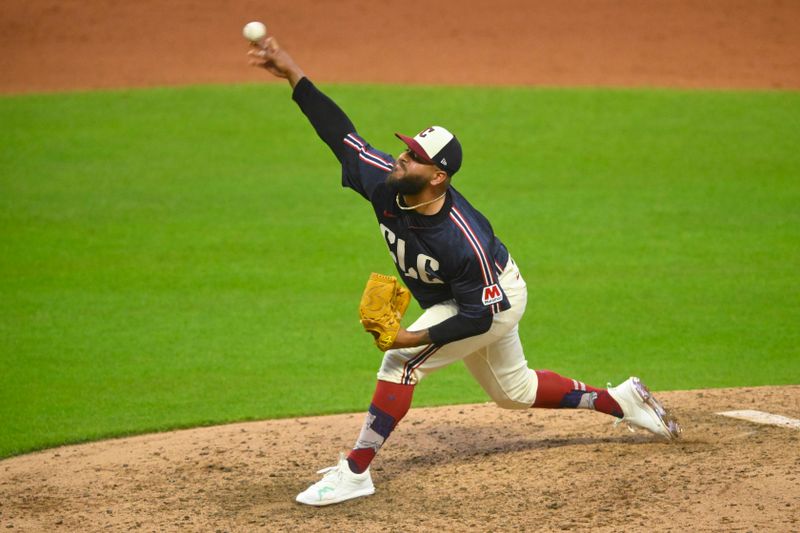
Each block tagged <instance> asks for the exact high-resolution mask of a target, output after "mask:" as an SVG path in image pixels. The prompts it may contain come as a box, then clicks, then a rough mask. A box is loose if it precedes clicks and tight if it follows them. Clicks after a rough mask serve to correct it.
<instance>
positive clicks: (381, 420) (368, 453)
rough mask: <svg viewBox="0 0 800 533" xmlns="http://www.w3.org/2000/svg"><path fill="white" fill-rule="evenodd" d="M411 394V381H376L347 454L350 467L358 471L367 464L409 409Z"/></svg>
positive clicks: (363, 468)
mask: <svg viewBox="0 0 800 533" xmlns="http://www.w3.org/2000/svg"><path fill="white" fill-rule="evenodd" d="M413 395H414V385H400V384H398V383H389V382H388V381H378V385H377V387H375V394H374V395H373V396H372V403H371V404H370V406H369V412H368V413H367V419H366V420H365V421H364V426H363V427H362V428H361V434H360V435H359V436H358V440H357V441H356V445H355V447H353V450H352V451H351V452H350V454H349V455H348V456H347V462H348V464H349V465H350V470H352V471H353V472H354V473H356V474H360V473H362V472H364V471H365V470H366V469H367V468H369V464H370V463H371V462H372V459H373V458H374V457H375V454H377V453H378V450H380V449H381V446H383V443H384V442H385V441H386V439H388V438H389V434H390V433H391V432H392V430H393V429H394V428H395V427H396V426H397V423H398V422H400V419H401V418H403V417H404V416H405V415H406V413H407V412H408V408H409V407H411V398H412V396H413Z"/></svg>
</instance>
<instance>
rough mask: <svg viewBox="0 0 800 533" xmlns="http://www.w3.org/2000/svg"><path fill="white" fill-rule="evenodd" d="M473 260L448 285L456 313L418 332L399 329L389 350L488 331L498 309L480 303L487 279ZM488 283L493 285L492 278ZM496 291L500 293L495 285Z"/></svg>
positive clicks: (442, 343)
mask: <svg viewBox="0 0 800 533" xmlns="http://www.w3.org/2000/svg"><path fill="white" fill-rule="evenodd" d="M475 259H476V260H473V259H472V258H470V259H469V260H468V261H466V262H465V263H464V264H462V265H461V269H460V272H458V274H457V275H456V276H455V277H454V278H453V280H452V281H451V282H450V288H451V291H452V293H453V297H454V298H455V300H456V303H457V304H458V314H456V315H454V316H452V317H450V318H448V319H446V320H444V321H442V322H440V323H439V324H436V325H434V326H431V327H430V328H427V329H424V330H420V331H408V330H406V329H404V328H400V331H399V332H398V334H397V338H396V339H395V345H393V346H392V348H410V347H413V346H423V345H425V344H437V345H440V346H441V345H444V344H448V343H450V342H455V341H458V340H461V339H466V338H468V337H474V336H476V335H481V334H483V333H486V332H487V331H489V329H490V328H491V327H492V321H493V320H494V318H493V317H494V314H495V313H496V312H499V307H498V306H496V305H493V304H488V303H486V302H484V300H485V298H484V294H485V290H486V288H487V286H486V284H487V280H486V278H485V277H484V270H483V269H482V268H481V265H480V264H479V263H478V261H477V259H478V258H475ZM490 264H491V263H490ZM489 282H494V279H490V280H489ZM497 290H498V291H502V289H501V288H500V286H499V284H498V285H497Z"/></svg>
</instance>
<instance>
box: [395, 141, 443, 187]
mask: <svg viewBox="0 0 800 533" xmlns="http://www.w3.org/2000/svg"><path fill="white" fill-rule="evenodd" d="M436 170H437V169H436V166H435V165H431V164H430V163H426V162H425V161H423V160H422V159H420V158H419V156H417V154H415V153H414V152H412V151H411V150H406V151H405V152H403V153H402V154H400V155H399V156H398V157H397V160H396V161H395V163H394V168H393V169H392V172H391V173H390V174H389V175H388V176H386V184H387V185H389V186H390V187H392V188H394V189H395V190H396V191H397V192H399V193H401V194H410V195H414V194H419V193H420V192H422V190H423V189H425V187H426V186H427V185H428V182H429V181H430V180H431V179H432V178H433V176H434V175H435V174H436Z"/></svg>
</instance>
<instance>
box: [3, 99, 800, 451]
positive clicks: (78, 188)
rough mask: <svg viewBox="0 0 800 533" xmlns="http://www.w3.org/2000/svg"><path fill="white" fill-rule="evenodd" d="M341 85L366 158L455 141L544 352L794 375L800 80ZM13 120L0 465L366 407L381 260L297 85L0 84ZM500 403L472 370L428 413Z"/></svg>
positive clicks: (577, 359)
mask: <svg viewBox="0 0 800 533" xmlns="http://www.w3.org/2000/svg"><path fill="white" fill-rule="evenodd" d="M326 90H328V92H329V93H330V94H331V95H332V96H333V97H334V98H335V99H336V100H337V101H339V102H340V103H341V104H342V106H343V107H344V108H345V109H346V110H347V111H348V112H349V113H350V115H351V116H352V118H353V120H354V122H355V123H356V124H357V125H358V127H359V130H360V132H361V133H362V134H363V135H364V136H365V137H366V138H367V139H369V140H371V141H372V142H373V144H374V145H376V146H377V147H380V148H383V149H386V150H389V151H394V152H398V151H400V149H401V147H402V145H401V144H400V143H399V141H397V140H396V139H395V138H394V136H393V135H392V134H393V132H394V131H404V132H407V133H414V132H416V131H418V130H419V129H421V128H422V127H424V126H427V125H429V124H442V125H446V126H447V127H449V128H450V129H452V130H453V131H455V132H456V133H457V134H458V135H459V137H460V139H461V141H462V144H463V145H464V148H465V160H464V167H463V170H462V171H461V172H460V173H459V175H458V176H457V177H456V179H455V182H454V183H455V185H456V186H457V187H458V188H459V189H460V190H461V191H462V192H463V193H465V195H466V196H467V197H468V198H470V199H471V200H472V202H473V203H474V204H475V205H476V206H477V207H478V208H479V209H481V210H482V211H483V212H484V213H485V214H486V215H487V216H488V217H489V218H490V220H491V221H492V223H493V225H494V227H495V230H496V232H497V234H498V235H499V236H500V237H501V238H502V239H503V240H504V241H505V242H506V244H507V245H508V246H509V248H510V249H511V251H512V254H513V255H514V257H515V258H516V259H517V261H518V263H519V264H520V265H521V268H522V272H523V275H524V276H525V277H526V279H527V281H528V285H529V290H530V298H529V307H528V311H527V313H526V317H525V318H524V320H523V323H522V326H521V335H522V338H523V341H524V342H525V346H526V354H527V357H528V360H529V362H530V364H531V365H532V366H534V367H536V368H550V369H553V370H556V371H560V372H562V373H565V374H567V375H570V376H574V377H577V378H580V379H582V380H584V381H586V382H588V383H593V384H597V385H603V384H604V383H605V382H606V381H609V380H610V381H615V382H616V381H619V380H621V379H624V378H626V377H627V376H628V375H629V374H631V373H635V374H638V375H640V376H642V377H643V379H645V380H646V382H647V383H648V384H649V385H650V386H651V387H652V388H655V389H687V388H697V387H717V386H738V385H763V384H786V383H798V382H800V363H798V355H800V353H799V350H798V348H797V346H798V341H799V340H800V339H799V338H798V337H800V335H799V334H798V327H797V323H798V322H797V319H798V316H800V294H798V287H800V284H798V281H800V280H799V279H798V278H799V277H800V276H798V273H797V272H798V268H797V267H798V265H800V246H798V245H800V209H799V208H798V206H800V151H798V150H797V145H798V141H799V140H800V95H798V94H797V93H789V92H763V93H753V92H680V91H675V92H672V91H642V90H545V89H524V88H519V89H508V88H506V89H487V88H420V87H412V88H407V87H377V86H331V87H326ZM0 123H2V125H3V127H2V128H0V427H2V431H1V432H0V456H7V455H10V454H15V453H21V452H24V451H27V450H31V449H36V448H40V447H45V446H52V445H56V444H60V443H65V442H77V441H81V440H85V439H95V438H100V437H104V436H109V435H122V434H129V433H136V432H143V431H151V430H162V429H167V428H173V427H186V426H192V425H198V424H212V423H218V422H224V421H231V420H246V419H260V418H271V417H287V416H296V415H304V414H321V413H333V412H345V411H358V410H362V409H363V408H364V407H365V406H366V405H367V403H368V401H369V398H370V395H371V392H372V388H373V385H374V376H375V372H376V370H377V367H378V364H379V362H380V358H381V354H380V353H379V352H378V351H377V350H376V349H375V348H374V347H373V346H372V344H371V342H370V338H369V336H367V335H365V334H364V333H363V332H361V330H360V327H359V324H358V321H357V312H356V307H357V302H358V298H359V295H360V292H361V289H362V287H363V283H364V281H365V279H366V277H367V275H368V273H369V272H370V271H377V272H385V273H391V272H392V270H393V269H392V264H391V260H390V258H389V256H388V254H387V253H386V249H385V246H384V244H383V242H382V238H381V236H380V233H379V231H378V229H377V225H376V224H375V222H374V220H373V217H372V215H371V211H370V208H369V206H368V205H367V204H366V203H365V202H364V201H363V200H361V199H360V197H358V196H357V195H356V194H355V193H353V192H351V191H347V190H343V189H341V188H340V186H339V170H338V168H337V165H336V163H335V160H334V159H333V157H332V155H331V154H330V153H329V152H328V150H327V148H326V147H325V146H324V145H323V144H322V143H321V142H320V141H318V139H317V138H316V136H315V134H314V133H313V130H312V129H311V128H310V126H309V125H308V123H307V122H306V120H305V118H304V117H303V116H302V114H301V113H300V112H299V110H298V109H297V108H296V106H295V105H294V104H293V103H292V102H291V100H290V92H289V90H288V88H287V87H284V86H281V85H271V84H268V85H263V86H256V85H249V86H234V87H194V88H181V89H155V90H137V91H117V92H97V93H83V94H81V93H75V94H66V95H32V96H15V97H4V98H0ZM417 312H418V311H417V308H412V309H411V310H410V312H409V317H413V316H414V315H415V314H416V313H417ZM485 399H486V396H485V395H484V393H483V392H482V391H481V390H480V388H479V387H478V386H477V385H475V384H474V382H473V381H472V378H471V377H470V376H469V375H468V374H467V373H466V371H464V369H463V368H462V367H461V366H460V365H455V366H453V367H451V368H448V369H446V370H444V371H442V372H440V373H438V374H436V375H434V376H431V377H430V378H429V380H428V381H426V382H423V384H421V385H420V386H419V387H418V391H417V393H416V398H415V405H418V406H419V405H434V404H443V403H460V402H474V401H482V400H485Z"/></svg>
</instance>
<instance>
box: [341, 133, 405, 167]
mask: <svg viewBox="0 0 800 533" xmlns="http://www.w3.org/2000/svg"><path fill="white" fill-rule="evenodd" d="M344 144H346V145H347V146H349V147H350V148H352V149H353V150H355V151H356V152H358V158H359V159H361V160H362V161H363V162H365V163H367V164H368V165H372V166H373V167H375V168H379V169H381V170H384V171H386V172H391V171H392V166H393V164H392V162H391V161H387V160H386V159H385V158H384V157H383V156H381V155H380V154H378V153H377V152H376V151H375V150H370V149H368V148H367V143H366V142H365V141H364V140H363V139H362V138H360V137H359V136H358V135H356V134H355V133H349V134H347V136H346V137H345V138H344Z"/></svg>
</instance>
